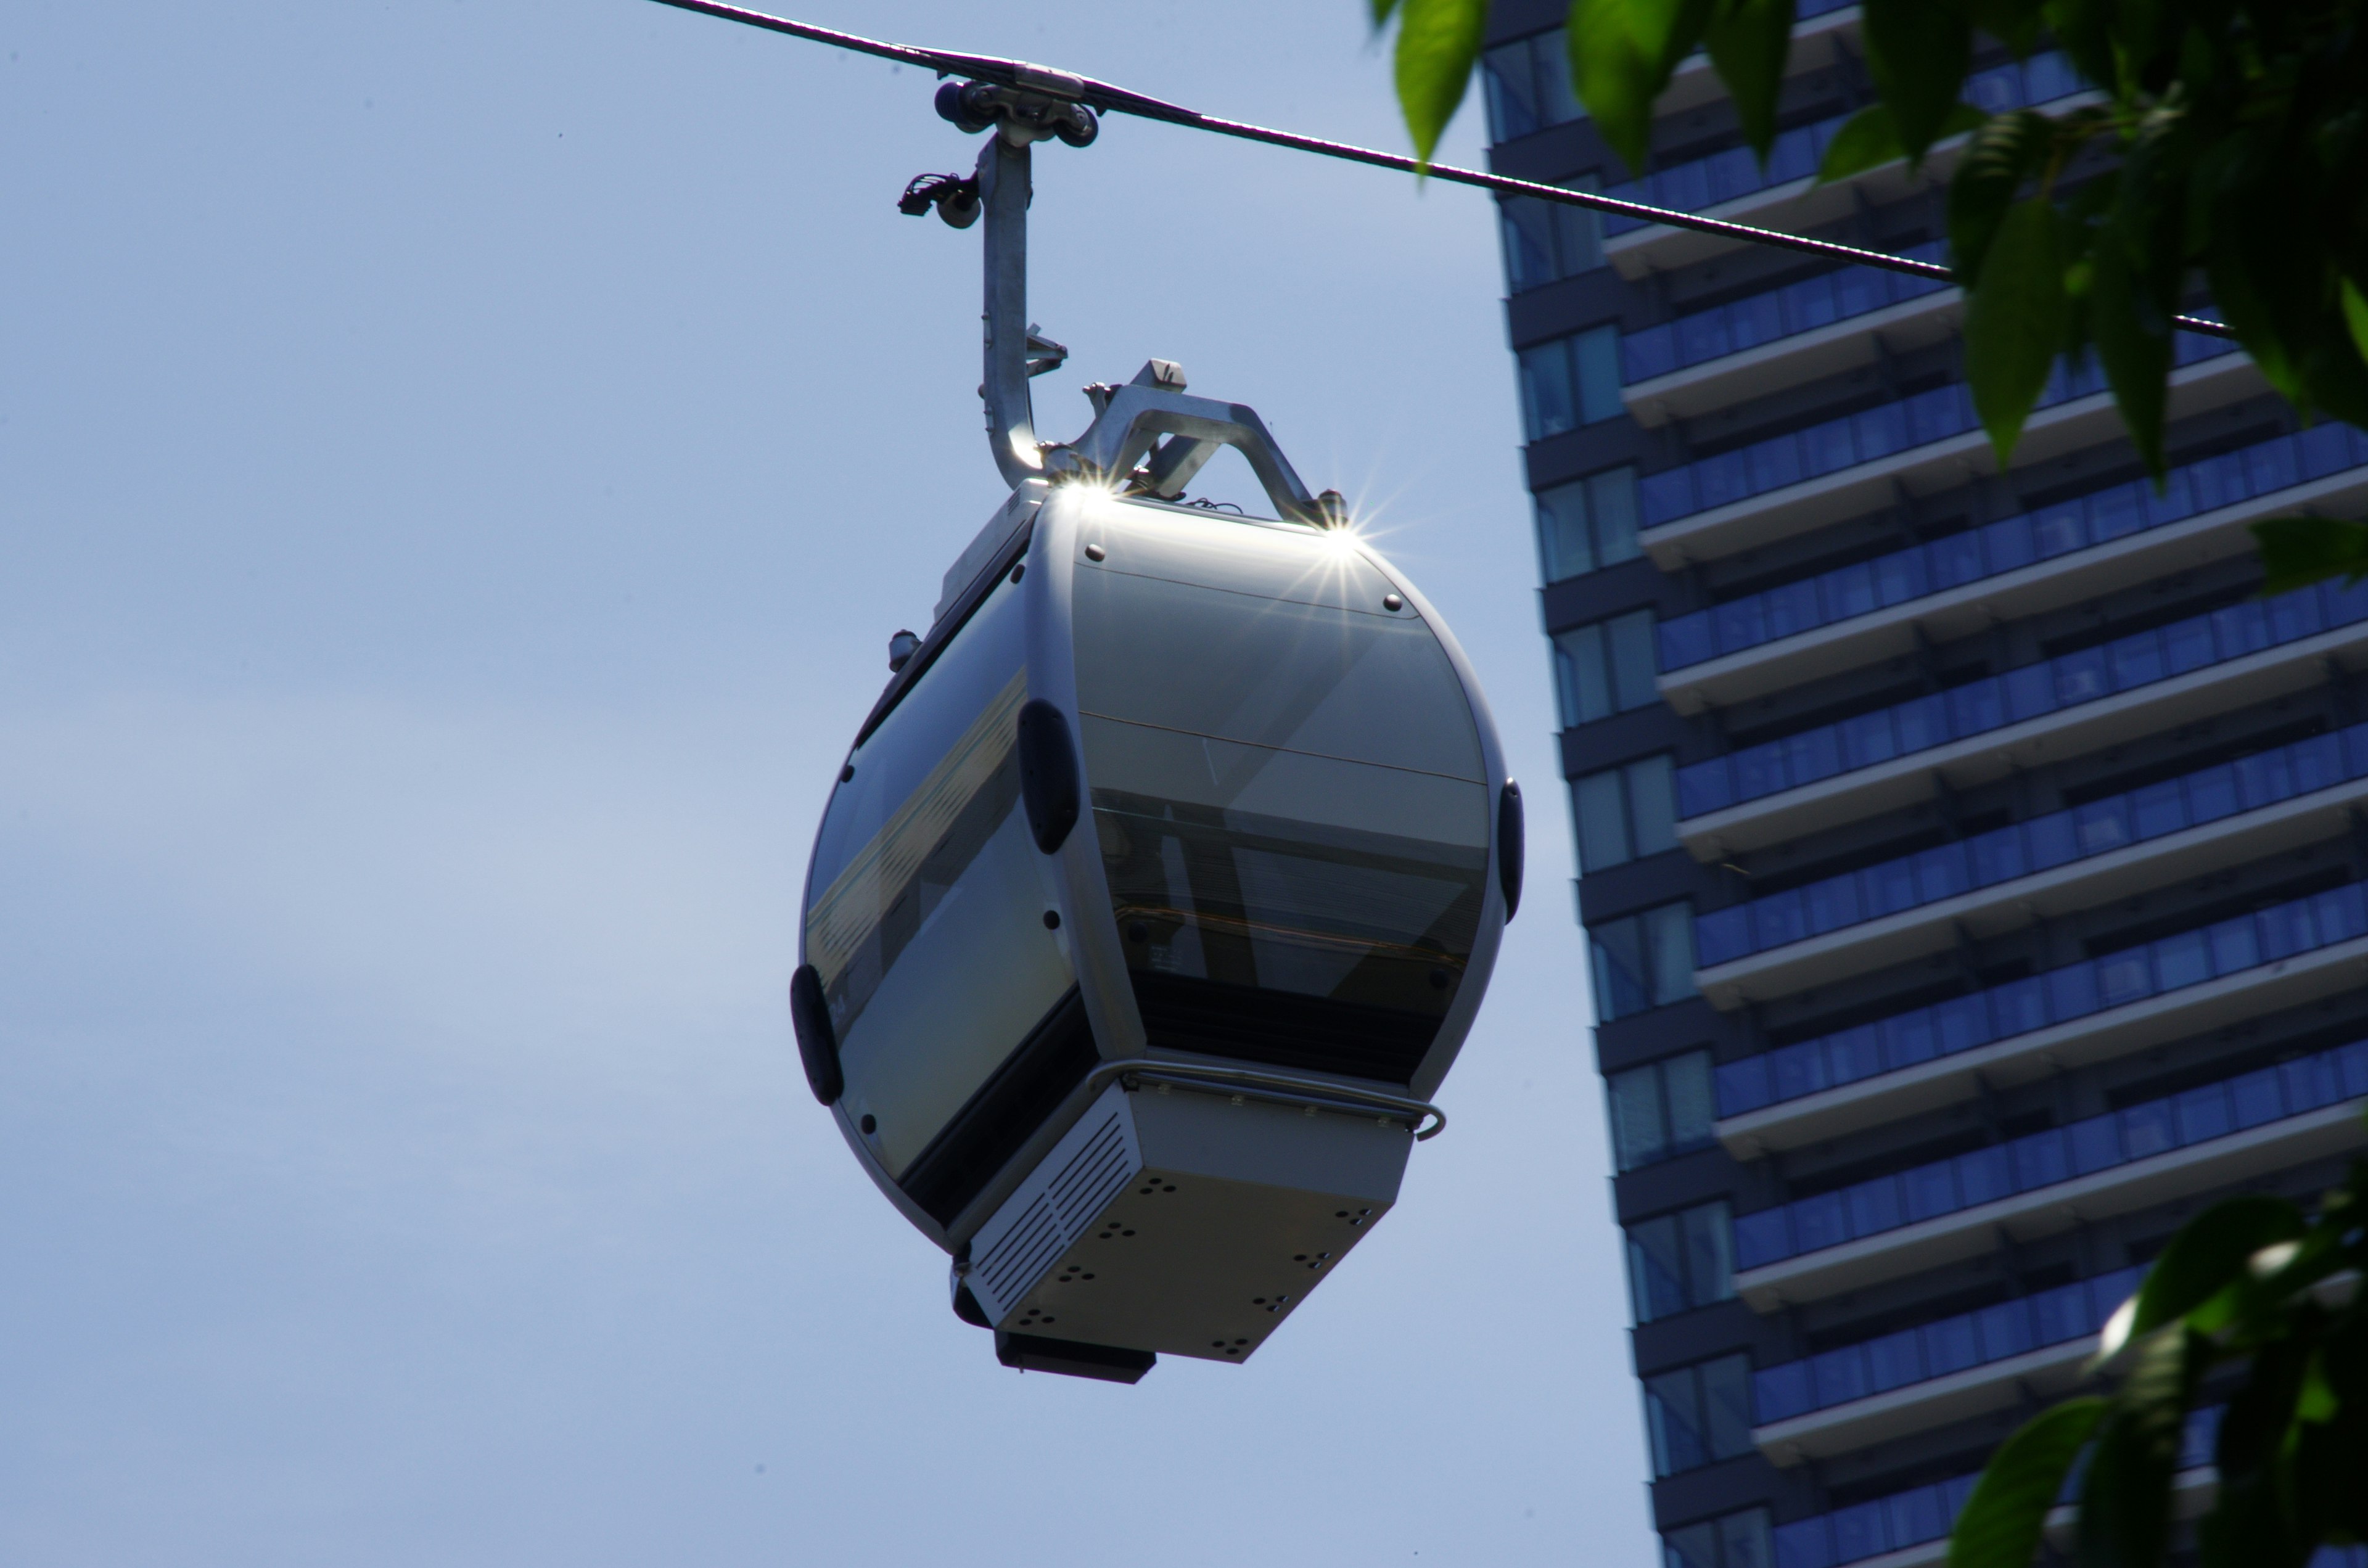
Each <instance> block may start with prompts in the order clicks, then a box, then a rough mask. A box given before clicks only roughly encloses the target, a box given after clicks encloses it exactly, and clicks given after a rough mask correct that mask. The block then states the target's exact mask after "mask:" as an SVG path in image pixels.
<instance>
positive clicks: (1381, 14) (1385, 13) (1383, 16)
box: [1369, 0, 1398, 32]
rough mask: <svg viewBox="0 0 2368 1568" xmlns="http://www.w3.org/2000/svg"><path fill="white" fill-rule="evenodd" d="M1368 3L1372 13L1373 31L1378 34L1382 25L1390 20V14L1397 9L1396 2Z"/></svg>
mask: <svg viewBox="0 0 2368 1568" xmlns="http://www.w3.org/2000/svg"><path fill="white" fill-rule="evenodd" d="M1369 3H1370V4H1371V6H1372V12H1373V30H1374V31H1375V32H1379V31H1381V30H1382V24H1383V23H1384V22H1386V21H1388V20H1389V19H1390V13H1391V12H1393V11H1395V10H1396V9H1397V8H1398V0H1369Z"/></svg>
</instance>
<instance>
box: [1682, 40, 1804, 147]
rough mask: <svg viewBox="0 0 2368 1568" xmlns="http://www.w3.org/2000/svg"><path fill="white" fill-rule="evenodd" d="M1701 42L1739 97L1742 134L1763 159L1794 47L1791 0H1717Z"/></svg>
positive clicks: (1772, 139)
mask: <svg viewBox="0 0 2368 1568" xmlns="http://www.w3.org/2000/svg"><path fill="white" fill-rule="evenodd" d="M1702 47H1703V48H1705V49H1707V50H1709V51H1710V62H1711V63H1712V64H1713V65H1714V66H1716V67H1718V76H1719V80H1720V81H1722V82H1725V84H1726V90H1727V92H1728V93H1729V94H1731V95H1732V96H1733V97H1734V98H1735V111H1736V116H1737V117H1738V118H1739V119H1741V120H1742V121H1743V139H1744V140H1745V141H1747V142H1750V143H1751V150H1752V151H1753V152H1755V153H1759V156H1760V158H1761V160H1762V161H1763V162H1764V161H1765V160H1766V159H1767V157H1768V149H1769V147H1770V145H1772V144H1773V143H1774V142H1775V140H1776V99H1777V97H1778V95H1779V94H1781V93H1782V90H1783V87H1784V57H1785V55H1786V54H1788V53H1789V52H1791V51H1792V48H1793V0H1719V5H1718V8H1717V9H1716V10H1715V11H1714V12H1713V13H1712V15H1711V17H1710V21H1709V24H1708V25H1707V27H1705V28H1704V29H1703V31H1702Z"/></svg>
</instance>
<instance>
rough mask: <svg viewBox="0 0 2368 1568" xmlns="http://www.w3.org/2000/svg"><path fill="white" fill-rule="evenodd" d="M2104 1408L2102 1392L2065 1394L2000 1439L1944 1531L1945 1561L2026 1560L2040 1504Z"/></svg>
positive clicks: (2019, 1566)
mask: <svg viewBox="0 0 2368 1568" xmlns="http://www.w3.org/2000/svg"><path fill="white" fill-rule="evenodd" d="M2104 1414H2105V1402H2104V1401H2103V1400H2101V1399H2075V1400H2067V1401H2066V1402H2065V1403H2062V1404H2059V1405H2057V1406H2056V1407H2055V1409H2053V1410H2050V1411H2048V1412H2047V1413H2045V1414H2044V1415H2038V1416H2034V1417H2032V1419H2031V1420H2030V1421H2028V1422H2026V1423H2025V1424H2024V1425H2023V1426H2022V1428H2021V1430H2020V1431H2018V1432H2016V1433H2015V1435H2014V1436H2013V1437H2009V1438H2008V1439H2007V1440H2006V1441H2005V1442H2004V1443H2003V1444H2001V1445H2000V1446H1999V1448H1998V1452H1997V1453H1995V1454H1992V1455H1991V1456H1990V1462H1989V1464H1988V1466H1987V1468H1985V1469H1984V1470H1983V1471H1982V1478H1981V1480H1980V1481H1978V1482H1977V1483H1975V1485H1974V1494H1973V1495H1972V1496H1971V1497H1968V1498H1966V1499H1965V1508H1964V1512H1963V1513H1961V1514H1959V1515H1958V1516H1957V1524H1956V1528H1954V1529H1952V1530H1951V1531H1950V1532H1949V1568H2031V1559H2032V1553H2033V1552H2035V1551H2038V1549H2039V1532H2040V1530H2041V1529H2042V1528H2044V1526H2045V1525H2046V1523H2047V1511H2048V1510H2049V1509H2050V1508H2052V1507H2054V1506H2055V1497H2056V1494H2058V1493H2060V1492H2061V1491H2063V1490H2064V1477H2065V1475H2066V1472H2068V1471H2070V1470H2071V1468H2072V1460H2073V1459H2074V1458H2075V1457H2076V1456H2077V1455H2078V1453H2079V1452H2080V1447H2081V1445H2082V1444H2084V1443H2086V1442H2087V1441H2088V1440H2089V1433H2091V1432H2093V1431H2095V1430H2096V1429H2097V1423H2098V1421H2099V1420H2100V1418H2102V1416H2103V1415H2104Z"/></svg>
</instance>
